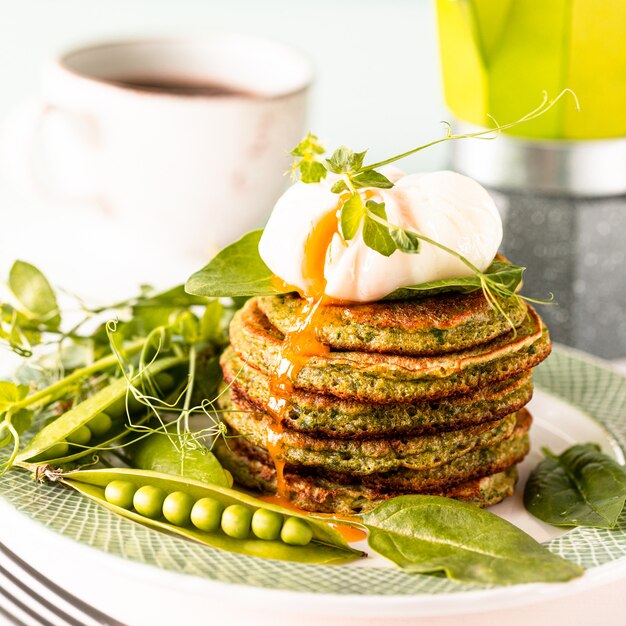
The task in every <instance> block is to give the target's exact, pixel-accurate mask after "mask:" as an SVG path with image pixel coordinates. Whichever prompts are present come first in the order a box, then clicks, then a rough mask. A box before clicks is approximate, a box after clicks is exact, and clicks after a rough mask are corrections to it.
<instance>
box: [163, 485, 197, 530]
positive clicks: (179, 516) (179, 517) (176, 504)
mask: <svg viewBox="0 0 626 626" xmlns="http://www.w3.org/2000/svg"><path fill="white" fill-rule="evenodd" d="M194 503H195V500H194V499H193V498H192V497H191V496H190V495H188V494H186V493H184V492H182V491H173V492H172V493H170V495H169V496H167V498H165V500H164V501H163V515H164V516H165V519H166V520H167V521H168V522H170V523H171V524H174V525H175V526H189V524H190V523H191V509H192V508H193V505H194Z"/></svg>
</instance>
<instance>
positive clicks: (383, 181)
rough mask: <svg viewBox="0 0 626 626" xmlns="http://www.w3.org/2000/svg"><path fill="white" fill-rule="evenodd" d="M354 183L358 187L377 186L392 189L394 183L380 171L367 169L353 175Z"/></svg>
mask: <svg viewBox="0 0 626 626" xmlns="http://www.w3.org/2000/svg"><path fill="white" fill-rule="evenodd" d="M352 184H353V185H354V186H355V187H357V188H360V187H376V188H378V189H391V188H392V187H393V183H392V182H391V181H390V180H389V179H388V178H387V177H386V176H385V175H383V174H381V173H380V172H376V171H374V170H365V171H364V172H360V173H359V174H356V175H355V176H352Z"/></svg>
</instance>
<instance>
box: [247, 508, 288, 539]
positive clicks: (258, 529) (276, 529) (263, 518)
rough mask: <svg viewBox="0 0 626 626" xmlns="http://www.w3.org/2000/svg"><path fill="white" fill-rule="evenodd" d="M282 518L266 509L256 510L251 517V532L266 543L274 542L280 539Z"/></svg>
mask: <svg viewBox="0 0 626 626" xmlns="http://www.w3.org/2000/svg"><path fill="white" fill-rule="evenodd" d="M282 526H283V516H282V515H281V514H280V513H276V512H275V511H269V510H268V509H257V510H256V511H255V512H254V515H253V516H252V532H253V533H254V534H255V535H256V536H257V537H258V538H259V539H265V540H266V541H275V540H276V539H278V538H279V537H280V529H281V528H282Z"/></svg>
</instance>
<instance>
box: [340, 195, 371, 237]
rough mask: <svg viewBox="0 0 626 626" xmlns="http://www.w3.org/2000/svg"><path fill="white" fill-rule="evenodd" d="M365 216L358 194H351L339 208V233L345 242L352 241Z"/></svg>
mask: <svg viewBox="0 0 626 626" xmlns="http://www.w3.org/2000/svg"><path fill="white" fill-rule="evenodd" d="M364 215H365V206H364V204H363V200H362V198H361V196H360V195H359V193H358V192H355V193H353V194H352V195H351V196H350V197H349V198H348V199H347V200H346V201H345V202H344V203H343V206H342V207H341V233H342V234H343V238H344V239H345V240H346V241H350V239H353V238H354V237H355V236H356V234H357V232H358V231H359V226H360V225H361V222H362V221H363V216H364Z"/></svg>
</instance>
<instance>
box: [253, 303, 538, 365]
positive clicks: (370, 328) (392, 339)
mask: <svg viewBox="0 0 626 626" xmlns="http://www.w3.org/2000/svg"><path fill="white" fill-rule="evenodd" d="M305 302H306V300H303V299H302V298H301V297H300V296H298V295H297V294H287V295H282V296H266V297H262V298H259V299H258V306H259V308H260V309H261V311H262V312H263V313H264V314H265V315H266V316H267V318H268V319H269V321H270V323H271V324H272V325H273V326H274V327H275V328H277V329H278V330H279V331H280V332H281V333H286V332H290V331H293V330H295V329H296V328H297V327H298V324H299V322H300V320H301V319H302V308H303V306H304V304H305ZM501 306H502V309H503V310H504V313H505V315H506V317H505V316H504V315H502V314H501V313H499V312H498V311H496V309H494V308H493V307H491V306H490V305H489V303H488V302H487V300H486V299H485V297H484V295H483V293H482V291H474V292H472V293H469V294H458V293H457V294H455V293H444V294H440V295H437V296H431V297H428V298H420V299H415V300H405V301H399V302H386V301H380V302H372V303H367V304H351V305H350V306H346V305H343V304H334V305H328V306H323V307H320V309H319V310H318V313H317V314H316V317H315V331H316V336H317V338H318V339H319V340H320V341H321V342H323V343H326V344H328V345H329V346H331V347H332V348H335V349H339V350H354V351H361V352H385V353H388V354H407V355H422V354H441V353H444V352H456V351H458V350H463V349H465V348H471V347H473V346H476V345H479V344H481V343H485V342H486V341H490V340H492V339H495V338H496V337H499V336H500V335H503V334H505V333H507V332H509V331H510V330H511V325H510V324H511V322H512V323H513V325H514V326H515V327H519V326H521V324H522V323H523V321H524V319H525V317H526V314H527V306H526V303H525V302H524V301H523V300H521V299H520V298H516V297H514V298H507V299H504V300H502V302H501ZM507 318H508V319H507Z"/></svg>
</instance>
